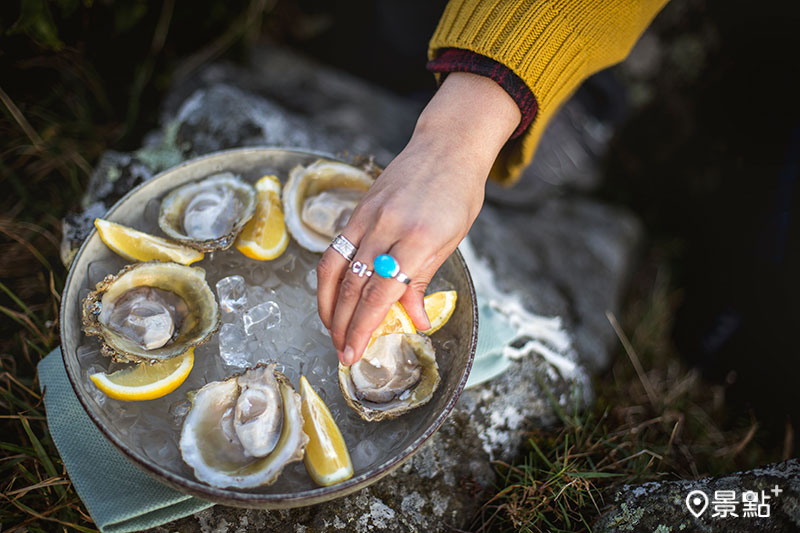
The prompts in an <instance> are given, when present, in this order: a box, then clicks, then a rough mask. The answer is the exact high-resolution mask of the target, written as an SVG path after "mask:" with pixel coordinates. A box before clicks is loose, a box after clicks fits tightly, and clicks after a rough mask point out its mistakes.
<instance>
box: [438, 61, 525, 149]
mask: <svg viewBox="0 0 800 533" xmlns="http://www.w3.org/2000/svg"><path fill="white" fill-rule="evenodd" d="M427 69H428V70H429V71H431V72H436V73H450V72H471V73H473V74H478V75H480V76H485V77H487V78H490V79H492V80H494V81H495V82H496V83H497V84H498V85H500V87H502V88H503V89H504V90H505V91H506V92H507V93H508V95H509V96H510V97H511V98H512V99H513V100H514V102H516V104H517V107H519V111H520V113H521V114H522V118H521V119H520V122H519V126H517V129H516V130H514V133H513V134H512V135H511V137H510V138H511V139H514V138H516V137H519V136H520V135H522V134H523V133H524V132H525V130H526V129H528V126H530V124H531V122H533V119H535V118H536V113H537V112H538V111H539V103H538V102H537V101H536V96H535V95H534V94H533V92H532V91H531V90H530V88H529V87H528V86H527V85H525V82H524V81H522V78H520V77H519V76H517V75H516V74H514V72H513V71H512V70H511V69H509V68H508V67H506V66H505V65H503V64H502V63H498V62H497V61H495V60H494V59H491V58H489V57H486V56H484V55H481V54H478V53H476V52H472V51H470V50H463V49H461V48H446V49H444V50H442V51H441V52H440V53H439V54H438V56H437V57H436V58H435V59H432V60H431V61H429V62H428V64H427Z"/></svg>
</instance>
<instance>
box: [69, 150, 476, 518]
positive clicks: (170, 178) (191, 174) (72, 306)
mask: <svg viewBox="0 0 800 533" xmlns="http://www.w3.org/2000/svg"><path fill="white" fill-rule="evenodd" d="M320 157H324V158H327V159H336V158H334V157H332V156H329V155H326V154H320V153H313V152H309V151H301V150H287V149H274V148H244V149H235V150H228V151H224V152H218V153H215V154H211V155H207V156H204V157H201V158H197V159H193V160H191V161H187V162H185V163H182V164H180V165H178V166H176V167H174V168H172V169H169V170H167V171H165V172H162V173H161V174H159V175H158V176H155V177H154V178H153V179H151V180H149V181H147V182H146V183H143V184H142V185H140V186H139V187H136V188H135V189H134V190H132V191H130V192H129V193H128V194H127V195H125V197H123V198H122V199H121V200H120V201H119V202H117V204H116V205H114V206H113V207H112V208H111V209H110V210H109V211H108V213H107V214H106V218H107V219H108V220H111V221H114V222H118V223H121V224H125V225H129V226H132V227H139V228H141V224H139V222H140V221H141V218H142V216H143V212H144V209H145V206H146V205H147V203H148V202H149V201H150V200H151V199H153V198H161V197H163V196H164V194H166V193H167V192H168V191H169V190H171V189H173V188H174V187H177V186H178V185H181V184H183V183H185V182H188V181H191V180H194V179H198V178H200V177H203V176H207V175H209V174H212V173H215V172H220V171H231V172H234V173H236V174H239V175H241V176H242V177H243V178H244V179H245V180H248V181H251V182H254V181H255V180H257V179H258V178H259V177H261V176H262V175H264V174H276V175H277V176H278V177H279V178H280V179H281V180H282V181H285V179H286V177H287V175H288V172H289V170H291V169H292V168H294V167H295V166H296V165H307V164H309V163H312V162H313V161H315V160H317V159H319V158H320ZM113 256H114V253H113V252H112V251H111V250H109V249H108V248H107V247H106V246H105V244H103V242H102V241H101V240H100V237H99V236H98V235H97V232H96V231H93V232H92V233H91V234H90V235H89V237H88V238H87V239H86V241H85V242H84V244H83V246H81V248H80V250H79V251H78V254H77V256H76V258H75V260H74V262H73V264H72V266H71V269H70V272H69V275H68V277H67V281H66V286H65V289H64V294H63V297H62V302H61V351H62V354H63V358H64V364H65V366H66V369H67V375H68V376H69V380H70V382H71V384H72V387H73V389H74V390H75V394H76V395H77V396H78V400H79V401H80V403H81V405H83V408H84V409H85V410H86V412H87V413H88V415H89V418H91V419H92V421H93V422H94V423H95V424H96V425H97V427H98V428H99V430H100V431H101V432H102V433H103V434H104V435H105V436H106V437H107V438H108V439H109V440H110V441H111V442H112V444H114V446H116V447H117V448H118V449H119V450H120V451H121V452H122V453H123V454H124V455H125V456H126V457H128V458H129V459H130V460H131V461H132V462H133V463H134V464H136V465H137V466H138V467H140V468H141V469H143V470H144V471H145V472H147V473H149V474H151V475H152V476H154V477H156V478H157V479H159V480H160V481H162V482H164V483H166V484H167V485H169V486H171V487H174V488H175V489H177V490H179V491H182V492H185V493H188V494H191V495H194V496H198V497H200V498H203V499H205V500H209V501H213V502H217V503H222V504H226V505H232V506H237V507H252V508H264V509H277V508H290V507H300V506H304V505H311V504H314V503H320V502H324V501H328V500H332V499H335V498H339V497H341V496H345V495H347V494H350V493H352V492H354V491H357V490H359V489H362V488H364V487H366V486H367V485H370V484H371V483H374V482H375V481H377V480H379V479H380V478H382V477H383V476H385V475H387V474H389V473H390V472H392V471H393V470H394V469H396V468H397V467H399V466H400V465H401V464H402V463H403V462H404V461H406V460H407V459H408V458H409V457H411V455H412V454H414V453H415V452H416V451H417V450H418V449H419V448H420V447H421V446H422V445H423V444H424V443H425V441H426V440H427V439H429V438H430V437H431V435H433V433H434V432H435V431H436V430H437V429H438V428H439V427H440V426H441V424H442V423H443V422H444V420H445V418H447V416H448V414H449V413H450V411H451V410H452V409H453V406H454V405H455V402H456V400H457V399H458V397H459V396H460V394H461V392H462V391H463V389H464V385H465V384H466V381H467V377H468V375H469V370H470V368H471V366H472V360H473V357H474V355H475V347H476V341H477V331H478V321H477V317H478V312H477V304H476V300H475V291H474V288H473V285H472V280H471V279H470V276H469V272H468V270H467V267H466V265H465V263H464V260H463V258H462V257H461V255H460V253H458V252H456V253H455V254H453V255H452V256H451V257H450V258H448V259H447V261H445V263H444V264H443V265H442V267H441V268H440V270H439V273H437V276H439V275H441V276H442V277H443V278H445V279H446V280H447V281H448V282H449V283H450V284H452V285H453V286H454V287H455V289H456V290H457V291H458V295H459V299H458V302H459V304H458V306H457V308H456V311H455V312H454V314H453V316H452V318H451V319H450V321H449V322H448V323H447V325H445V327H444V328H443V329H442V330H440V331H441V333H442V334H443V335H447V336H448V337H449V338H451V339H453V340H454V344H453V348H452V349H451V350H450V354H449V356H448V357H447V358H443V357H439V358H438V359H439V366H440V369H441V376H442V383H441V385H440V387H439V389H438V390H437V392H436V393H435V395H434V397H433V399H432V400H431V401H430V402H429V403H428V404H427V405H425V406H423V407H420V408H418V409H416V410H415V411H414V412H413V413H412V414H410V415H406V417H410V418H409V431H408V433H407V435H406V436H405V437H404V439H403V441H402V442H401V443H400V444H401V445H400V446H399V447H398V446H395V447H394V448H393V449H394V450H398V449H399V450H400V451H399V452H394V453H391V452H387V451H383V450H382V451H381V453H383V454H384V456H381V457H380V458H379V460H377V461H376V462H374V463H373V465H376V466H373V467H372V468H370V469H368V470H365V471H358V470H356V472H355V474H354V476H353V477H352V478H351V479H349V480H347V481H344V482H342V483H339V484H337V485H333V486H330V487H317V486H315V485H314V484H313V482H312V481H311V479H310V478H309V480H308V486H307V488H305V489H303V490H299V491H295V492H286V491H280V490H277V489H275V488H274V486H265V487H260V488H258V489H255V490H236V489H220V488H216V487H212V486H209V485H207V484H205V483H202V482H200V481H198V480H197V479H195V478H194V477H193V476H191V475H186V474H182V473H180V472H177V471H173V470H170V469H167V468H164V467H162V466H160V465H158V464H155V463H153V462H152V461H151V460H149V459H148V457H147V456H146V455H144V454H143V453H141V452H140V451H139V450H137V449H136V447H134V446H132V445H131V443H130V441H129V439H128V438H127V437H126V435H125V434H122V433H121V432H119V431H116V430H115V428H114V426H113V424H112V423H110V420H109V418H108V417H109V413H107V412H104V410H103V409H102V408H100V407H98V406H97V404H96V403H94V402H93V401H90V394H91V392H90V390H89V387H91V386H92V385H90V384H89V383H88V382H87V381H86V380H85V379H84V378H83V373H82V370H83V369H82V368H81V365H80V362H79V360H78V357H77V349H78V347H79V346H80V345H81V343H82V342H85V336H84V333H83V331H82V330H81V321H80V304H81V301H80V300H81V295H82V293H85V292H86V289H87V288H88V269H89V265H90V264H91V263H92V262H93V261H97V260H101V259H103V258H110V257H113ZM194 266H201V267H202V262H201V263H197V264H195V265H194ZM298 327H299V324H298ZM437 334H439V333H438V332H437ZM294 385H295V386H297V384H296V383H295V384H294ZM172 394H175V393H172ZM165 416H166V413H165ZM377 424H384V422H378V423H377Z"/></svg>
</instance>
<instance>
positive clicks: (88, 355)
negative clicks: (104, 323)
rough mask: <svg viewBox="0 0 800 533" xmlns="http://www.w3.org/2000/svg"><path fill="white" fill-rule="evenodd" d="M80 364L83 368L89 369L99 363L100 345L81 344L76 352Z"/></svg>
mask: <svg viewBox="0 0 800 533" xmlns="http://www.w3.org/2000/svg"><path fill="white" fill-rule="evenodd" d="M76 356H77V357H78V363H80V365H81V366H82V367H88V366H90V365H92V364H95V363H98V362H99V361H100V359H101V357H100V345H99V344H98V343H97V342H88V343H86V344H81V345H80V346H79V347H78V350H77V351H76Z"/></svg>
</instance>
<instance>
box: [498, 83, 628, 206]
mask: <svg viewBox="0 0 800 533" xmlns="http://www.w3.org/2000/svg"><path fill="white" fill-rule="evenodd" d="M612 131H613V130H612V126H611V124H609V123H607V122H604V121H602V120H599V119H597V118H596V117H594V116H593V115H591V114H590V113H588V112H587V110H586V108H585V107H584V105H583V104H582V103H581V102H580V101H579V100H578V99H575V98H573V99H571V100H568V101H567V102H566V103H565V104H564V107H563V108H562V109H561V110H560V111H559V112H558V113H557V114H556V115H555V116H554V117H553V118H552V120H551V121H550V124H548V126H547V130H546V132H545V134H544V135H543V136H542V139H541V141H540V142H539V147H538V148H537V150H536V155H535V157H534V158H533V161H531V164H530V165H528V166H527V167H526V168H525V170H523V171H522V175H521V176H520V178H519V181H518V182H517V183H515V184H514V186H513V187H501V186H499V185H496V184H495V183H492V182H490V183H489V184H488V185H487V187H486V198H487V199H488V200H489V201H490V202H492V203H495V204H498V205H505V206H513V207H528V208H532V207H535V206H538V205H541V204H543V203H545V202H546V201H548V200H549V199H550V198H553V197H557V196H560V195H563V194H564V193H566V192H575V191H578V192H589V191H592V190H594V189H596V188H597V186H598V185H599V183H600V175H601V169H600V167H599V161H600V158H601V157H602V156H603V154H605V151H606V148H607V146H608V143H609V141H610V140H611V133H612Z"/></svg>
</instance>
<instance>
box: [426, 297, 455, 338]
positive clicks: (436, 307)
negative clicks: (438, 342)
mask: <svg viewBox="0 0 800 533" xmlns="http://www.w3.org/2000/svg"><path fill="white" fill-rule="evenodd" d="M457 299H458V294H457V293H456V291H439V292H434V293H433V294H429V295H428V296H426V297H425V299H424V300H423V302H424V303H425V313H427V315H428V320H430V321H431V327H430V329H426V330H425V331H423V332H422V333H424V334H426V335H430V334H432V333H434V332H436V331H438V330H439V328H441V327H442V326H444V325H445V324H446V323H447V321H448V320H450V317H451V316H452V315H453V311H455V309H456V300H457Z"/></svg>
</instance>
